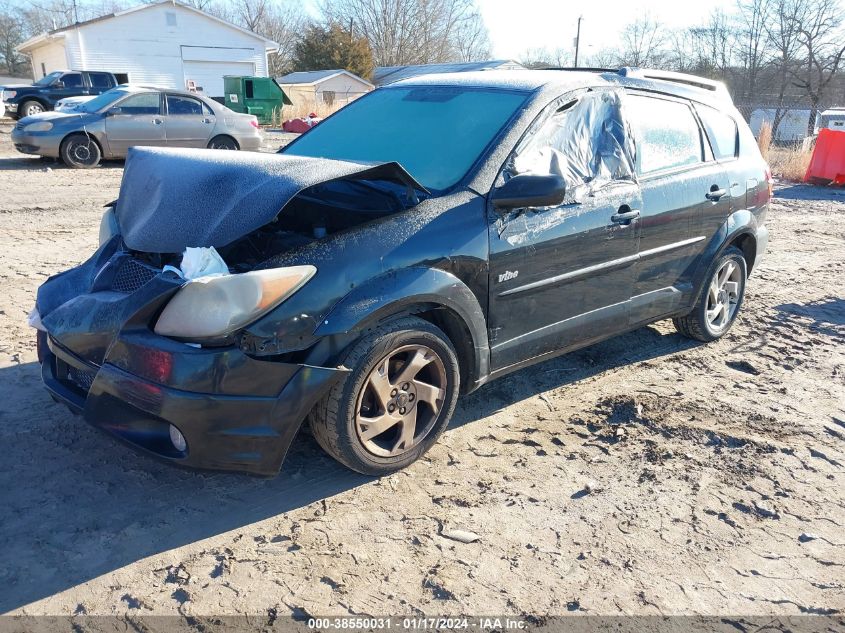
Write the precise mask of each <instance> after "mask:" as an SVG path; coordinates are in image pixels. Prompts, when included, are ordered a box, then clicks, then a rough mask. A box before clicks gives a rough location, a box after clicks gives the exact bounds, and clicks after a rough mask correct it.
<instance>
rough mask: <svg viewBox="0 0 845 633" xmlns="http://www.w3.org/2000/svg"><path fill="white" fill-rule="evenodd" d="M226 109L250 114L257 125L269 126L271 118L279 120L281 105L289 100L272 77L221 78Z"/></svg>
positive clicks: (228, 76) (271, 121)
mask: <svg viewBox="0 0 845 633" xmlns="http://www.w3.org/2000/svg"><path fill="white" fill-rule="evenodd" d="M223 92H224V94H225V103H226V107H228V108H229V109H230V110H234V111H235V112H242V113H244V114H252V115H254V116H256V117H257V118H258V122H259V123H263V124H264V125H269V124H271V123H273V117H274V116H276V117H277V118H278V119H281V112H282V106H283V105H291V103H292V102H291V100H290V99H289V98H288V96H287V95H286V94H285V92H284V90H282V87H281V86H280V85H279V84H278V83H276V80H275V79H273V78H272V77H240V76H237V77H236V76H231V75H227V76H225V77H223Z"/></svg>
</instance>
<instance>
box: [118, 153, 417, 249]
mask: <svg viewBox="0 0 845 633" xmlns="http://www.w3.org/2000/svg"><path fill="white" fill-rule="evenodd" d="M341 178H356V179H364V178H372V179H385V180H396V181H399V182H402V183H404V184H408V185H411V186H415V187H418V188H421V187H420V185H419V184H418V183H416V181H414V179H413V178H412V177H411V176H410V175H409V174H408V172H406V171H405V170H404V169H403V168H402V167H401V165H399V164H398V163H383V164H377V165H373V164H364V163H356V162H349V161H338V160H329V159H325V158H310V157H305V156H287V155H285V154H259V153H252V152H221V151H219V150H205V149H194V150H186V149H167V148H149V147H136V148H131V149H130V150H129V155H128V156H127V158H126V168H125V170H124V173H123V181H122V182H121V185H120V197H119V198H118V201H117V204H116V206H115V215H116V217H117V221H118V224H119V225H120V231H121V234H122V236H123V241H124V242H125V243H126V245H127V246H128V247H129V248H131V249H134V250H138V251H146V252H152V253H181V252H182V251H183V250H184V249H185V248H186V247H188V246H215V247H221V246H225V245H227V244H229V243H231V242H233V241H234V240H236V239H238V238H240V237H242V236H244V235H246V234H247V233H250V232H252V231H254V230H256V229H258V228H260V227H262V226H264V225H265V224H267V223H269V222H271V221H272V220H273V219H274V218H275V217H276V216H277V215H278V214H279V213H280V212H281V210H282V209H283V207H284V206H285V205H286V204H287V203H288V202H289V201H290V200H292V199H293V198H294V197H295V196H296V195H297V194H298V193H299V192H301V191H302V190H303V189H306V188H308V187H311V186H314V185H317V184H319V183H322V182H327V181H330V180H337V179H341Z"/></svg>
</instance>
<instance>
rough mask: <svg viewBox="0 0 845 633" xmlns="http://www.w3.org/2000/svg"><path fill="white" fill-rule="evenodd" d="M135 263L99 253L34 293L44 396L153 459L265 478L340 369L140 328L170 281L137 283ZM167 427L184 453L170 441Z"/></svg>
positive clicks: (150, 277)
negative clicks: (178, 437)
mask: <svg viewBox="0 0 845 633" xmlns="http://www.w3.org/2000/svg"><path fill="white" fill-rule="evenodd" d="M130 266H131V272H132V275H129V274H128V273H126V272H125V271H126V270H127V268H128V267H130ZM138 266H139V265H138V264H137V263H135V262H133V261H131V260H130V259H128V258H127V257H126V255H125V254H124V253H121V252H120V251H117V252H114V249H113V248H109V247H103V248H102V249H101V250H100V251H99V252H98V253H97V255H95V256H94V257H93V258H92V259H91V260H89V261H88V262H86V263H85V264H83V265H82V266H80V267H78V268H76V269H72V270H71V271H68V272H67V273H64V274H62V275H58V276H56V277H53V278H51V279H50V280H48V281H47V282H46V283H45V284H44V285H43V286H42V287H41V289H40V290H39V300H38V305H37V307H38V309H39V310H41V311H43V312H42V322H41V325H42V327H43V331H39V337H38V339H39V350H38V352H39V359H40V360H41V361H42V378H43V380H44V384H45V385H46V387H47V389H48V390H49V392H50V393H51V394H52V396H53V397H54V399H56V400H58V401H60V402H63V403H64V404H66V405H67V406H68V407H69V408H70V409H71V410H72V411H74V412H76V413H79V414H82V415H83V416H84V418H85V419H86V421H87V422H89V423H90V424H92V425H93V426H96V427H98V428H100V429H102V430H104V431H106V432H108V433H110V434H111V435H114V436H115V437H117V438H119V439H121V440H123V441H125V442H127V443H129V444H130V445H131V446H133V447H135V448H138V449H140V450H143V451H145V452H147V453H150V454H152V455H154V456H156V457H159V458H162V459H165V460H167V461H170V462H172V463H175V464H179V465H183V466H189V467H194V468H205V469H214V470H233V471H240V472H247V473H252V474H257V475H263V476H272V475H275V474H276V473H278V471H279V469H280V468H281V465H282V462H283V461H284V458H285V454H286V453H287V450H288V448H289V446H290V444H291V442H292V441H293V439H294V436H295V435H296V433H297V431H298V430H299V428H300V426H301V425H302V422H303V421H304V419H305V417H306V416H307V415H308V413H309V411H310V410H311V409H312V408H313V406H314V404H315V403H316V402H317V401H318V400H319V399H320V398H321V397H322V396H323V395H324V394H325V393H326V391H327V390H328V389H329V388H331V386H332V385H334V384H335V382H336V381H338V380H339V379H341V378H342V376H343V375H344V373H345V371H346V370H344V369H336V368H334V369H333V368H325V367H312V366H309V365H304V364H299V363H293V362H276V361H275V360H273V361H271V360H264V359H261V358H257V357H253V356H250V355H248V354H246V353H244V352H243V351H241V350H240V349H239V348H238V347H237V346H234V345H229V346H224V347H194V346H192V345H188V344H185V343H182V342H179V341H175V340H172V339H169V338H167V337H163V336H159V335H157V334H155V333H154V332H153V331H152V330H151V329H150V322H151V320H152V319H153V315H154V314H155V313H156V311H157V310H158V309H159V307H160V306H161V304H162V303H163V302H164V301H166V299H167V297H169V296H170V295H171V294H172V292H173V291H174V289H175V288H178V286H179V284H178V283H176V282H174V281H173V280H168V279H166V278H165V276H164V275H160V274H159V275H154V272H155V271H152V270H146V271H144V274H145V275H147V276H146V277H142V278H138V275H139V274H140V273H139V270H140V269H139V268H138ZM130 282H131V283H130ZM171 425H173V426H175V427H176V429H178V430H179V432H180V433H181V434H182V436H183V437H184V438H185V442H186V447H185V448H184V450H179V449H178V448H177V446H176V445H174V443H173V441H172V440H171V439H170V438H171V433H170V427H171Z"/></svg>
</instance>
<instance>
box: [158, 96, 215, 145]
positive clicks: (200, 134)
mask: <svg viewBox="0 0 845 633" xmlns="http://www.w3.org/2000/svg"><path fill="white" fill-rule="evenodd" d="M166 101H167V116H166V117H165V130H166V131H165V134H166V138H167V144H168V145H171V146H176V147H206V146H207V145H208V141H209V139H210V138H211V133H212V132H213V131H214V124H215V119H214V113H213V112H212V111H211V110H210V109H209V108H208V106H206V105H205V104H203V102H202V101H200V100H199V99H197V98H195V97H189V96H187V95H175V94H168V95H167V96H166Z"/></svg>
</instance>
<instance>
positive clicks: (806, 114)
mask: <svg viewBox="0 0 845 633" xmlns="http://www.w3.org/2000/svg"><path fill="white" fill-rule="evenodd" d="M775 114H776V110H775V109H774V108H758V109H756V110H754V111H753V112H752V113H751V121H750V122H749V126H750V127H751V131H752V132H754V136H757V135H759V134H760V127H761V126H762V125H763V121H768V122H769V124H771V123H772V122H774V120H775ZM809 121H810V111H809V110H787V111H786V112H784V113H783V118H781V120H780V124H779V125H778V130H777V135H776V136H775V140H776V141H784V142H785V141H800V140H802V139H803V138H804V137H805V136H807V124H808V123H809Z"/></svg>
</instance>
